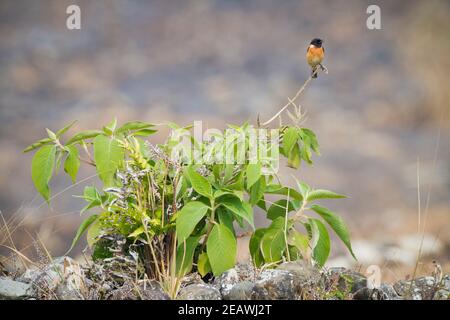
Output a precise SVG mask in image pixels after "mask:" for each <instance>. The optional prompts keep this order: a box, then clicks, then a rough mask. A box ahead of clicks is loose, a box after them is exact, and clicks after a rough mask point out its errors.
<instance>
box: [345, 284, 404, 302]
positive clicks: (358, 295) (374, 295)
mask: <svg viewBox="0 0 450 320" xmlns="http://www.w3.org/2000/svg"><path fill="white" fill-rule="evenodd" d="M399 298H400V297H399V296H398V295H397V293H396V292H395V290H394V287H393V286H392V285H390V284H385V283H383V284H381V286H380V287H379V288H374V289H369V288H367V287H364V288H361V289H359V290H358V291H356V292H355V293H354V294H353V299H354V300H398V299H399Z"/></svg>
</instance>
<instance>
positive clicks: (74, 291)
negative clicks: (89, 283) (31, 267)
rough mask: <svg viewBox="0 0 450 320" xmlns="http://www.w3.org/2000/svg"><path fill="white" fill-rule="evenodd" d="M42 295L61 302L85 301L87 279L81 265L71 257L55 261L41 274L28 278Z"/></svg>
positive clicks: (33, 274) (33, 273) (32, 274)
mask: <svg viewBox="0 0 450 320" xmlns="http://www.w3.org/2000/svg"><path fill="white" fill-rule="evenodd" d="M27 277H29V279H30V280H31V281H32V284H33V285H34V287H35V288H36V289H37V290H38V292H39V293H40V295H43V296H47V297H51V298H57V299H60V300H78V299H83V293H84V292H85V291H86V290H85V289H86V288H85V279H84V274H83V270H82V269H81V267H80V265H79V264H78V263H77V262H76V261H75V260H73V259H72V258H69V257H60V258H57V259H54V260H53V261H52V262H51V263H50V264H48V265H47V266H45V267H44V268H43V269H42V270H41V271H40V272H38V273H35V272H34V271H32V272H30V275H29V276H27Z"/></svg>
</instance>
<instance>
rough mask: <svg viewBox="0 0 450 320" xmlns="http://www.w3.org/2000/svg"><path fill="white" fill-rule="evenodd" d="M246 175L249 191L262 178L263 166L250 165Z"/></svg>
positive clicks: (257, 164)
mask: <svg viewBox="0 0 450 320" xmlns="http://www.w3.org/2000/svg"><path fill="white" fill-rule="evenodd" d="M245 174H246V176H247V189H250V187H251V186H253V184H255V182H257V181H258V180H259V177H261V165H260V164H259V163H250V164H248V165H247V169H246V171H245Z"/></svg>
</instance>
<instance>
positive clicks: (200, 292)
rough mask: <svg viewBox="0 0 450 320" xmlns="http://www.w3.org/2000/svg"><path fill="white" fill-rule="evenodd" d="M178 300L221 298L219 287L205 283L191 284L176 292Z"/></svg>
mask: <svg viewBox="0 0 450 320" xmlns="http://www.w3.org/2000/svg"><path fill="white" fill-rule="evenodd" d="M177 299H178V300H221V299H222V296H221V295H220V291H219V289H217V288H215V287H213V286H210V285H207V284H191V285H188V286H186V287H183V288H182V289H181V290H180V292H179V293H178V297H177Z"/></svg>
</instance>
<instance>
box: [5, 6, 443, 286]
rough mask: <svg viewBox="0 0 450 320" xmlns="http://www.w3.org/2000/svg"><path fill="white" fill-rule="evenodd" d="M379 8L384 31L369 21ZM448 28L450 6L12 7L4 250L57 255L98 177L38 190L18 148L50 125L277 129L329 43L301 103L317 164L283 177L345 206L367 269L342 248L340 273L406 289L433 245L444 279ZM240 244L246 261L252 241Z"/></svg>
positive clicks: (337, 259)
mask: <svg viewBox="0 0 450 320" xmlns="http://www.w3.org/2000/svg"><path fill="white" fill-rule="evenodd" d="M373 2H376V4H377V5H379V6H380V8H381V26H382V29H381V30H369V29H367V27H366V19H367V17H368V14H367V13H366V9H367V7H368V5H369V4H375V3H373ZM70 4H77V5H79V6H80V8H81V30H68V29H67V28H66V19H67V17H68V15H67V14H66V8H67V6H68V5H70ZM449 32H450V3H449V2H448V1H370V2H366V1H343V0H340V1H299V0H291V1H275V0H273V1H269V0H259V1H237V0H236V1H233V0H215V1H206V0H205V1H202V0H200V1H163V0H160V1H145V2H144V1H137V0H135V1H119V0H102V1H76V0H71V1H66V0H58V1H56V0H54V1H50V0H40V1H24V0H14V1H13V0H11V1H9V0H2V1H1V2H0V74H1V76H0V168H1V169H0V210H1V213H2V216H3V219H4V221H3V222H5V221H6V222H7V223H8V224H9V226H10V228H9V231H8V230H6V228H4V227H3V228H1V229H0V244H2V245H3V246H2V247H1V248H0V254H1V255H3V256H4V257H6V258H7V259H6V260H7V261H9V262H11V261H12V260H13V259H8V257H9V256H10V253H11V251H10V250H9V249H7V248H6V247H4V245H7V246H12V242H11V239H12V240H13V242H14V244H15V246H16V248H17V249H18V250H21V251H22V252H24V253H25V254H26V255H27V256H29V257H33V255H36V252H35V251H36V250H34V249H35V248H36V247H37V245H36V242H42V243H44V244H45V247H46V248H47V249H48V250H49V252H50V253H51V254H52V255H53V256H58V255H62V254H64V252H65V251H66V250H67V249H68V247H69V245H70V242H71V240H72V238H73V235H74V233H75V231H76V229H77V227H78V224H79V222H80V221H81V219H82V218H83V217H80V215H79V210H80V209H81V208H82V207H83V206H84V202H83V200H82V199H78V198H74V197H73V196H72V195H75V194H81V192H82V190H83V188H84V186H86V185H89V184H93V183H95V181H94V180H93V179H91V178H89V177H90V176H91V175H92V173H93V172H92V171H90V169H87V168H83V169H82V170H81V172H80V174H79V180H82V182H81V183H80V184H78V185H76V186H75V187H70V186H71V183H70V181H69V178H68V177H66V176H65V175H62V174H61V175H60V176H57V177H56V179H53V181H52V184H51V187H52V190H53V195H54V196H55V198H54V199H53V200H52V204H51V206H50V207H48V206H47V205H46V204H45V203H43V200H42V198H40V197H39V196H38V195H37V192H36V191H35V189H34V187H33V184H32V181H31V169H30V166H31V157H32V154H22V153H21V150H22V149H24V148H25V147H26V146H27V145H29V144H30V143H32V142H34V141H36V140H38V139H40V138H42V137H44V136H45V135H46V133H45V128H46V127H48V128H50V129H52V130H57V129H59V128H61V127H62V126H63V125H65V124H67V123H69V122H71V121H72V120H74V119H76V120H78V123H77V125H76V126H75V127H74V128H73V129H71V131H70V132H69V134H70V133H74V132H76V131H79V130H83V129H94V128H98V127H100V126H101V125H104V124H106V123H108V122H109V121H110V120H111V119H112V118H114V117H117V118H118V120H119V122H121V123H123V122H125V121H127V120H138V119H139V120H143V121H149V122H153V123H159V122H164V121H173V122H177V123H180V124H183V125H187V124H189V123H191V122H192V121H194V120H202V121H203V126H204V128H205V129H206V128H219V129H224V128H225V126H226V124H227V123H234V124H240V123H243V122H245V121H247V120H248V121H250V122H251V123H255V122H256V118H257V114H260V117H261V119H262V120H264V119H268V118H269V117H271V116H272V115H273V114H274V113H275V112H276V111H277V110H278V109H279V108H280V107H281V106H283V105H284V104H285V103H286V102H287V98H288V97H292V96H293V95H294V94H295V92H296V91H297V90H298V88H299V87H300V86H301V85H302V84H303V82H304V81H305V80H306V79H307V77H308V76H309V72H310V70H309V67H308V66H307V64H306V62H305V52H306V47H307V46H308V44H309V42H310V41H311V39H312V38H314V37H320V38H322V39H324V46H325V48H326V60H325V65H326V66H327V67H328V69H329V74H328V75H324V74H320V75H319V78H318V79H317V80H314V81H313V82H312V83H311V84H310V85H309V87H308V88H307V90H306V92H305V93H304V94H303V96H302V97H301V98H300V100H299V102H300V104H301V105H302V107H303V108H304V110H306V111H307V120H306V122H305V126H306V127H309V128H311V129H313V130H314V131H315V132H316V134H317V136H318V139H319V143H320V144H321V152H322V156H320V157H316V158H315V163H314V166H313V167H308V166H305V165H303V166H302V167H301V168H300V169H299V170H297V171H296V170H292V169H283V170H282V174H283V176H284V177H285V179H286V180H285V181H286V182H288V183H292V181H291V180H292V179H291V176H292V175H295V176H296V177H297V178H299V179H302V180H304V181H306V182H307V183H309V184H310V185H312V186H314V187H320V188H325V189H331V190H334V191H336V192H339V193H344V194H346V195H348V196H349V198H348V199H345V200H338V201H334V202H330V203H325V204H326V205H328V204H329V205H330V206H331V207H332V208H333V209H335V211H336V212H338V213H339V214H340V215H342V216H343V217H344V219H345V221H347V223H348V225H349V227H350V230H351V233H352V238H353V245H354V249H355V252H356V255H357V256H358V258H359V261H358V262H356V263H355V262H354V261H352V260H351V259H350V257H349V255H348V254H347V253H346V252H345V250H344V248H343V246H342V245H341V244H340V243H338V242H335V243H333V248H332V257H331V259H330V261H329V265H330V266H331V265H338V266H347V267H354V268H359V269H361V271H362V272H364V270H365V269H364V268H365V266H367V265H370V264H372V263H375V264H378V265H379V266H380V267H381V268H382V276H383V280H386V281H388V280H392V279H402V278H405V277H409V276H411V275H412V274H413V272H414V266H415V264H416V261H417V255H418V247H419V244H420V242H421V240H423V248H422V255H421V258H420V259H419V265H418V273H422V274H429V273H430V272H431V271H432V270H433V264H432V263H431V261H432V260H433V259H436V260H437V262H438V263H439V264H441V265H442V266H443V268H444V270H446V271H447V272H448V271H450V232H449V230H450V197H449V195H450V135H449V133H450V111H449V101H450V90H449V75H448V73H449V72H450V60H449V56H450V37H449ZM158 139H160V140H158ZM162 139H164V135H159V136H158V137H156V136H154V137H152V140H153V141H156V142H162ZM83 179H84V180H83ZM418 186H420V195H418ZM419 199H420V211H419V201H418V200H419ZM419 212H420V215H419ZM260 216H261V218H259V220H258V223H259V224H260V225H263V224H265V223H266V221H264V219H263V218H262V217H263V215H260ZM419 216H420V226H419ZM3 226H4V224H3ZM419 230H420V232H419ZM423 230H424V231H423ZM84 246H85V243H83V244H80V245H79V246H78V247H77V248H76V251H74V252H73V253H72V255H75V256H76V255H77V254H80V252H81V250H82V249H83V247H84ZM241 247H242V252H241V253H240V259H245V257H246V253H245V247H246V245H245V239H243V244H242V245H241ZM37 251H39V250H37ZM38 253H39V252H38Z"/></svg>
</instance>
